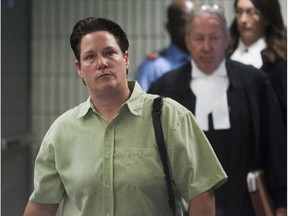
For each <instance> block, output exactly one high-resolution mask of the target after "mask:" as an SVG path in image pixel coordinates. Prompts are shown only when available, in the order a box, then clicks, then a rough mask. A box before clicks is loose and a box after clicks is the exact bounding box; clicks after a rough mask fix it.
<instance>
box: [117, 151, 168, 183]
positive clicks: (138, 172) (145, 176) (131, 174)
mask: <svg viewBox="0 0 288 216" xmlns="http://www.w3.org/2000/svg"><path fill="white" fill-rule="evenodd" d="M119 165H120V169H119V170H120V173H119V176H120V179H122V180H123V181H124V182H127V183H128V184H131V185H134V186H137V187H146V186H149V185H155V184H159V183H163V181H164V177H165V176H164V173H163V168H162V163H161V160H160V156H159V152H158V150H157V149H156V148H127V149H125V150H124V151H123V163H120V164H119Z"/></svg>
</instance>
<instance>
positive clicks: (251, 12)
mask: <svg viewBox="0 0 288 216" xmlns="http://www.w3.org/2000/svg"><path fill="white" fill-rule="evenodd" d="M244 13H245V14H246V15H247V16H248V17H249V18H254V17H255V16H258V15H260V14H261V12H260V11H259V10H258V9H254V8H250V9H246V10H243V9H240V8H237V9H236V10H235V14H236V16H237V17H238V18H240V17H241V16H242V15H243V14H244Z"/></svg>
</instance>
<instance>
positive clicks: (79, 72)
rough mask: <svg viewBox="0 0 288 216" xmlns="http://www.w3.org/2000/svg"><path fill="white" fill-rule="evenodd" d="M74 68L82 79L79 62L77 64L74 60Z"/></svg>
mask: <svg viewBox="0 0 288 216" xmlns="http://www.w3.org/2000/svg"><path fill="white" fill-rule="evenodd" d="M75 66H76V69H77V72H78V75H79V76H80V77H82V72H81V65H80V62H79V61H78V60H75Z"/></svg>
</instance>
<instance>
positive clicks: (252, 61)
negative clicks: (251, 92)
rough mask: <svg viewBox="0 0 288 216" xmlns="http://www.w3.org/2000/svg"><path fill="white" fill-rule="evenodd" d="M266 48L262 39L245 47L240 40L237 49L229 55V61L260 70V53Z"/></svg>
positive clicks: (261, 62)
mask: <svg viewBox="0 0 288 216" xmlns="http://www.w3.org/2000/svg"><path fill="white" fill-rule="evenodd" d="M266 47H267V44H266V42H265V40H264V38H260V39H259V40H257V41H256V42H255V43H254V44H252V45H251V46H249V47H246V46H245V45H244V43H243V41H242V40H239V44H238V47H237V49H236V50H235V51H234V53H233V54H232V55H231V59H232V60H235V61H239V62H242V63H244V64H249V65H253V66H254V67H256V68H258V69H259V68H261V67H262V65H263V60H262V56H261V51H262V50H263V49H265V48H266Z"/></svg>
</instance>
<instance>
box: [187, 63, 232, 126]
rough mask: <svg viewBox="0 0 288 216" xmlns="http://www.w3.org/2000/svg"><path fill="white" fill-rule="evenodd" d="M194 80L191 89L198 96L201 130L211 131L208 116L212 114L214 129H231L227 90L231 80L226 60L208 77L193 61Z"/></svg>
mask: <svg viewBox="0 0 288 216" xmlns="http://www.w3.org/2000/svg"><path fill="white" fill-rule="evenodd" d="M192 70H193V73H192V71H191V73H192V79H191V82H190V88H191V90H192V91H193V93H194V94H195V96H196V108H195V117H196V119H197V122H198V124H199V126H200V128H201V129H202V130H204V131H207V130H209V123H208V115H209V114H210V113H212V119H213V127H214V129H216V130H217V129H218V130H219V129H229V128H230V119H229V108H228V101H227V89H228V86H229V79H228V77H227V70H226V67H225V60H223V61H222V63H221V64H220V66H219V67H218V69H217V70H216V71H214V72H213V74H211V75H206V74H205V73H203V72H202V71H200V69H199V68H198V67H197V66H196V64H195V62H194V61H193V60H192Z"/></svg>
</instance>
